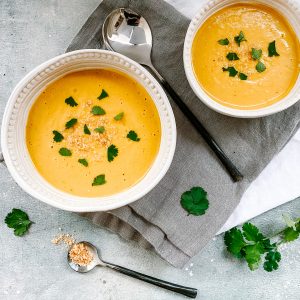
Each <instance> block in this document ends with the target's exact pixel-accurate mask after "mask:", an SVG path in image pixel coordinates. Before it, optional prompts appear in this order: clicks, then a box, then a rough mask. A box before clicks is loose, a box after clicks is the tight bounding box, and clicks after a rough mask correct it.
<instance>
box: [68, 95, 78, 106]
mask: <svg viewBox="0 0 300 300" xmlns="http://www.w3.org/2000/svg"><path fill="white" fill-rule="evenodd" d="M65 103H66V104H68V105H70V106H72V107H74V106H77V105H78V103H77V102H76V101H75V100H74V98H73V97H69V98H67V99H66V100H65Z"/></svg>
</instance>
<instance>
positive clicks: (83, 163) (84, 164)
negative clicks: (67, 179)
mask: <svg viewBox="0 0 300 300" xmlns="http://www.w3.org/2000/svg"><path fill="white" fill-rule="evenodd" d="M78 162H79V163H80V164H82V165H83V166H85V167H87V166H88V165H89V163H88V162H87V160H86V159H85V158H80V159H78Z"/></svg>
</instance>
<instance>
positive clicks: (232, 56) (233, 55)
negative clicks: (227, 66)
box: [226, 52, 240, 61]
mask: <svg viewBox="0 0 300 300" xmlns="http://www.w3.org/2000/svg"><path fill="white" fill-rule="evenodd" d="M226 58H227V59H228V60H230V61H232V60H239V59H240V58H239V57H238V55H237V54H236V53H235V52H229V53H228V54H227V55H226Z"/></svg>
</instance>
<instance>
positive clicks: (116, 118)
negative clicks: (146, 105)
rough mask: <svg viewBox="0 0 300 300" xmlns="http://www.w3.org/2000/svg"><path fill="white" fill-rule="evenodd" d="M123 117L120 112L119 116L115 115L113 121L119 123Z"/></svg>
mask: <svg viewBox="0 0 300 300" xmlns="http://www.w3.org/2000/svg"><path fill="white" fill-rule="evenodd" d="M123 117H124V113H123V112H120V113H119V114H117V115H116V116H114V119H115V120H116V121H120V120H122V119H123Z"/></svg>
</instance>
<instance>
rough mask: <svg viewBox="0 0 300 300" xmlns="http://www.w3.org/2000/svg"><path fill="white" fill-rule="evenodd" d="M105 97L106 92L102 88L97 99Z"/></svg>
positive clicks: (106, 95)
mask: <svg viewBox="0 0 300 300" xmlns="http://www.w3.org/2000/svg"><path fill="white" fill-rule="evenodd" d="M106 97H108V94H107V92H106V91H105V90H103V89H102V92H101V94H100V96H99V97H98V98H97V99H99V100H102V99H104V98H106Z"/></svg>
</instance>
